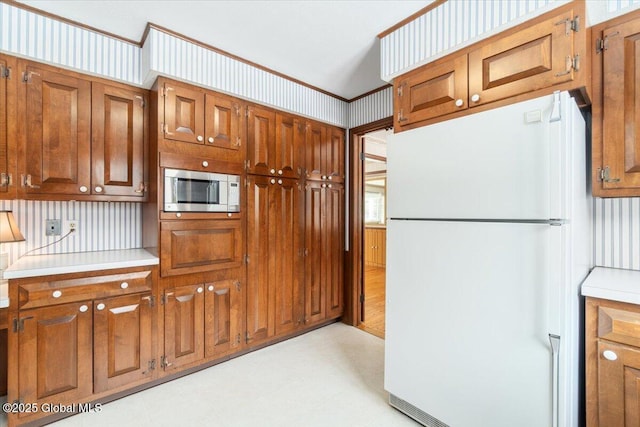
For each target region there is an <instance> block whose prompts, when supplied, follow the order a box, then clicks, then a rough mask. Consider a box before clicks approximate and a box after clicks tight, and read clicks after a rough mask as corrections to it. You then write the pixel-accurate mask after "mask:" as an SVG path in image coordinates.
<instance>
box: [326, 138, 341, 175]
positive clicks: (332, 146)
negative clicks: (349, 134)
mask: <svg viewBox="0 0 640 427" xmlns="http://www.w3.org/2000/svg"><path fill="white" fill-rule="evenodd" d="M327 138H328V140H327V146H326V154H325V155H326V160H325V164H326V166H325V170H326V176H327V180H329V181H333V182H344V167H345V165H344V157H345V142H344V138H345V136H344V129H340V128H336V127H330V128H329V130H328V132H327Z"/></svg>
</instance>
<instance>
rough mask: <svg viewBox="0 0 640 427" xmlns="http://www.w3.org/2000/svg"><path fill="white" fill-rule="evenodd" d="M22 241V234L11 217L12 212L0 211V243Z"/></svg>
mask: <svg viewBox="0 0 640 427" xmlns="http://www.w3.org/2000/svg"><path fill="white" fill-rule="evenodd" d="M23 241H24V236H23V235H22V233H21V232H20V229H19V228H18V224H16V220H15V219H14V218H13V212H11V211H0V243H9V242H23Z"/></svg>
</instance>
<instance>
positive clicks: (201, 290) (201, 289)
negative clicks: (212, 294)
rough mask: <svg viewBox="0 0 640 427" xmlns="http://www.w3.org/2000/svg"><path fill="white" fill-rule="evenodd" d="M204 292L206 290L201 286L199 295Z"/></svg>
mask: <svg viewBox="0 0 640 427" xmlns="http://www.w3.org/2000/svg"><path fill="white" fill-rule="evenodd" d="M203 291H204V289H203V288H202V286H200V287H199V288H198V293H199V294H201V293H202V292H203Z"/></svg>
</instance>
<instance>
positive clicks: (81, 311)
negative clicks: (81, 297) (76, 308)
mask: <svg viewBox="0 0 640 427" xmlns="http://www.w3.org/2000/svg"><path fill="white" fill-rule="evenodd" d="M87 310H89V307H87V305H86V304H82V305H81V306H80V313H86V311H87Z"/></svg>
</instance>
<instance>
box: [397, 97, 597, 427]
mask: <svg viewBox="0 0 640 427" xmlns="http://www.w3.org/2000/svg"><path fill="white" fill-rule="evenodd" d="M585 132H586V130H585V122H584V119H583V117H582V115H581V113H580V111H579V110H578V108H577V106H576V105H575V102H574V101H573V99H572V98H571V97H570V96H569V94H568V93H566V92H562V93H556V94H554V95H550V96H545V97H541V98H537V99H533V100H530V101H525V102H522V103H519V104H515V105H510V106H506V107H501V108H497V109H493V110H490V111H485V112H482V113H477V114H473V115H469V116H466V117H462V118H459V119H454V120H450V121H445V122H441V123H438V124H434V125H430V126H425V127H422V128H418V129H414V130H410V131H406V132H402V133H399V134H394V135H392V136H391V137H390V138H389V139H388V147H387V149H388V152H387V179H388V196H387V197H388V211H387V216H388V222H387V288H386V298H387V306H386V310H387V314H386V316H387V317H386V344H385V389H386V390H387V391H388V392H389V395H390V403H391V405H393V406H395V407H396V408H398V409H400V410H401V411H403V412H405V413H406V414H408V415H409V416H411V417H413V418H415V419H416V420H418V421H420V422H421V423H422V424H424V425H427V426H432V427H444V426H450V427H514V426H518V427H577V425H578V411H579V396H580V392H579V377H580V375H579V360H580V344H579V342H580V339H579V334H580V326H579V325H580V322H581V320H580V310H579V307H580V299H579V287H580V283H581V282H582V281H583V279H584V278H585V277H586V276H587V274H588V272H589V270H590V268H591V249H590V248H591V199H590V188H588V185H587V183H588V182H589V179H588V172H587V170H588V169H587V159H586V153H585V151H586V145H587V144H586V136H585Z"/></svg>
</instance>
